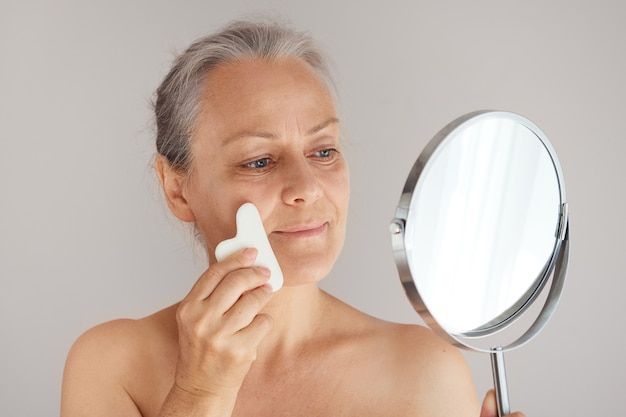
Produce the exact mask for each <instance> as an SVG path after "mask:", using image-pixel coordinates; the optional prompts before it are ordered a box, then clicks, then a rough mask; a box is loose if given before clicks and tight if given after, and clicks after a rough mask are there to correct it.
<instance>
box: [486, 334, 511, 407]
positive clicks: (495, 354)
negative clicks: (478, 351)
mask: <svg viewBox="0 0 626 417" xmlns="http://www.w3.org/2000/svg"><path fill="white" fill-rule="evenodd" d="M490 356H491V371H492V373H493V386H494V388H495V391H496V403H497V405H498V417H502V416H504V415H506V414H509V413H510V412H511V407H510V405H509V389H508V386H507V383H506V369H505V367H504V351H503V350H502V347H500V346H496V347H493V348H491V351H490Z"/></svg>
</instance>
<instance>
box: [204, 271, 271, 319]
mask: <svg viewBox="0 0 626 417" xmlns="http://www.w3.org/2000/svg"><path fill="white" fill-rule="evenodd" d="M269 278H270V271H269V269H267V268H264V267H249V268H242V269H239V270H236V271H233V272H230V273H228V274H227V275H226V276H225V277H224V278H223V279H222V280H221V281H220V283H219V284H218V285H217V287H215V289H214V290H213V292H212V293H211V295H209V297H208V298H207V299H206V301H208V304H209V307H207V308H209V309H211V310H212V311H214V312H215V313H217V314H225V313H226V312H227V311H228V310H230V309H231V308H232V307H233V306H234V305H235V303H237V302H238V301H239V300H240V299H241V297H242V296H243V295H244V294H246V293H248V292H250V291H253V290H255V289H257V288H259V287H262V286H264V285H267V282H268V281H269ZM256 313H258V310H257V311H256Z"/></svg>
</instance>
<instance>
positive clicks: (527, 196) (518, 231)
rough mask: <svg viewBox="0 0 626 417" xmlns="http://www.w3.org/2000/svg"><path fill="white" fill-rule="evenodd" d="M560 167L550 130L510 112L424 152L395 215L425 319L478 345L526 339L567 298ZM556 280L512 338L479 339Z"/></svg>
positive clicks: (446, 134)
mask: <svg viewBox="0 0 626 417" xmlns="http://www.w3.org/2000/svg"><path fill="white" fill-rule="evenodd" d="M567 229H568V213H567V203H566V200H565V188H564V185H563V176H562V173H561V168H560V165H559V163H558V159H557V157H556V153H555V152H554V149H553V148H552V146H551V144H550V142H549V141H548V139H547V138H546V136H545V135H544V133H543V132H542V131H541V130H540V129H539V128H538V127H537V126H536V125H535V124H533V123H532V122H531V121H529V120H528V119H526V118H524V117H522V116H519V115H517V114H514V113H509V112H497V111H480V112H474V113H471V114H468V115H465V116H463V117H460V118H458V119H456V120H455V121H453V122H452V123H450V124H449V125H447V126H446V127H445V128H444V129H442V130H441V131H440V132H439V133H438V134H437V135H436V136H435V137H434V138H433V139H432V140H431V141H430V142H429V144H428V145H427V146H426V148H425V149H424V151H423V152H422V153H421V155H420V156H419V158H418V159H417V161H416V162H415V165H414V166H413V169H412V170H411V172H410V174H409V177H408V179H407V181H406V183H405V186H404V190H403V192H402V196H401V199H400V203H399V205H398V207H397V209H396V215H395V218H394V219H393V221H392V223H391V232H392V244H393V249H394V256H395V258H396V264H397V266H398V271H399V273H400V278H401V280H402V283H403V285H404V288H405V291H406V293H407V296H408V297H409V299H410V301H411V302H412V304H413V306H414V307H415V309H416V310H417V311H418V313H420V315H421V316H422V318H423V319H424V320H425V321H426V323H427V324H428V325H429V326H430V327H432V328H433V329H434V330H436V331H438V332H439V333H440V334H441V335H442V336H443V337H445V338H447V339H449V340H450V341H452V342H453V343H455V344H457V345H460V346H463V347H469V348H472V349H476V350H483V351H485V350H489V351H491V352H493V351H494V350H497V351H498V352H502V351H504V350H506V349H510V348H513V347H517V346H519V345H521V344H523V343H525V342H526V341H528V340H530V338H531V337H532V336H533V335H534V334H536V333H537V332H538V331H539V330H540V329H541V328H542V327H543V325H544V324H545V323H546V321H547V319H548V318H549V316H550V315H551V313H552V312H553V310H554V308H555V306H556V302H557V301H558V298H559V296H560V293H561V290H562V287H563V281H564V278H565V271H566V266H567V260H568V247H569V246H568V238H567V236H568V233H567ZM550 278H552V285H551V286H550V291H549V292H548V295H547V296H546V297H544V299H543V301H544V305H543V308H542V309H541V311H540V312H539V313H538V314H536V317H534V322H531V324H529V325H528V326H527V327H526V328H524V329H523V330H522V331H521V333H520V334H519V335H516V336H514V339H513V341H512V342H510V343H509V342H507V343H506V344H503V343H498V344H497V348H493V347H489V348H488V349H485V348H481V347H478V346H476V344H475V341H476V339H477V338H479V337H486V336H491V335H494V334H496V333H498V332H500V331H501V330H503V329H504V328H507V327H508V326H509V325H511V324H512V323H514V322H516V321H517V319H518V318H520V317H521V316H523V315H524V314H523V313H525V312H526V311H527V310H528V309H529V307H530V306H531V305H532V304H533V302H534V301H535V300H537V299H538V297H539V295H540V294H542V290H543V289H544V288H546V283H547V282H548V281H550Z"/></svg>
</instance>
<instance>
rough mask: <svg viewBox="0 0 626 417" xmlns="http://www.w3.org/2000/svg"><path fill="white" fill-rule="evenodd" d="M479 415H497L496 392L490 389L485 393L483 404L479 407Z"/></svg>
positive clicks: (496, 416) (492, 416) (484, 416)
mask: <svg viewBox="0 0 626 417" xmlns="http://www.w3.org/2000/svg"><path fill="white" fill-rule="evenodd" d="M480 417H498V406H497V404H496V393H495V391H494V390H492V389H490V390H489V391H487V394H486V395H485V399H484V400H483V405H482V407H481V409H480Z"/></svg>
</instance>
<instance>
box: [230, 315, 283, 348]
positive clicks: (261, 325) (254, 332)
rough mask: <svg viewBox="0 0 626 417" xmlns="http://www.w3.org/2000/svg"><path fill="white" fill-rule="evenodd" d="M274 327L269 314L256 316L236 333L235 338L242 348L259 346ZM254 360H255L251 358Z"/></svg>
mask: <svg viewBox="0 0 626 417" xmlns="http://www.w3.org/2000/svg"><path fill="white" fill-rule="evenodd" d="M273 325H274V319H273V318H272V316H270V315H269V314H257V315H256V316H255V317H254V319H253V320H252V322H251V323H250V324H249V325H248V326H246V327H244V328H242V329H241V330H240V331H238V332H237V333H236V334H235V336H236V337H237V339H238V341H239V342H241V343H242V344H243V345H244V346H251V347H254V351H255V352H256V348H257V347H258V346H259V344H260V343H261V341H262V340H263V338H265V336H266V335H267V334H268V333H269V332H270V330H271V329H272V326H273ZM253 359H256V358H253Z"/></svg>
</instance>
